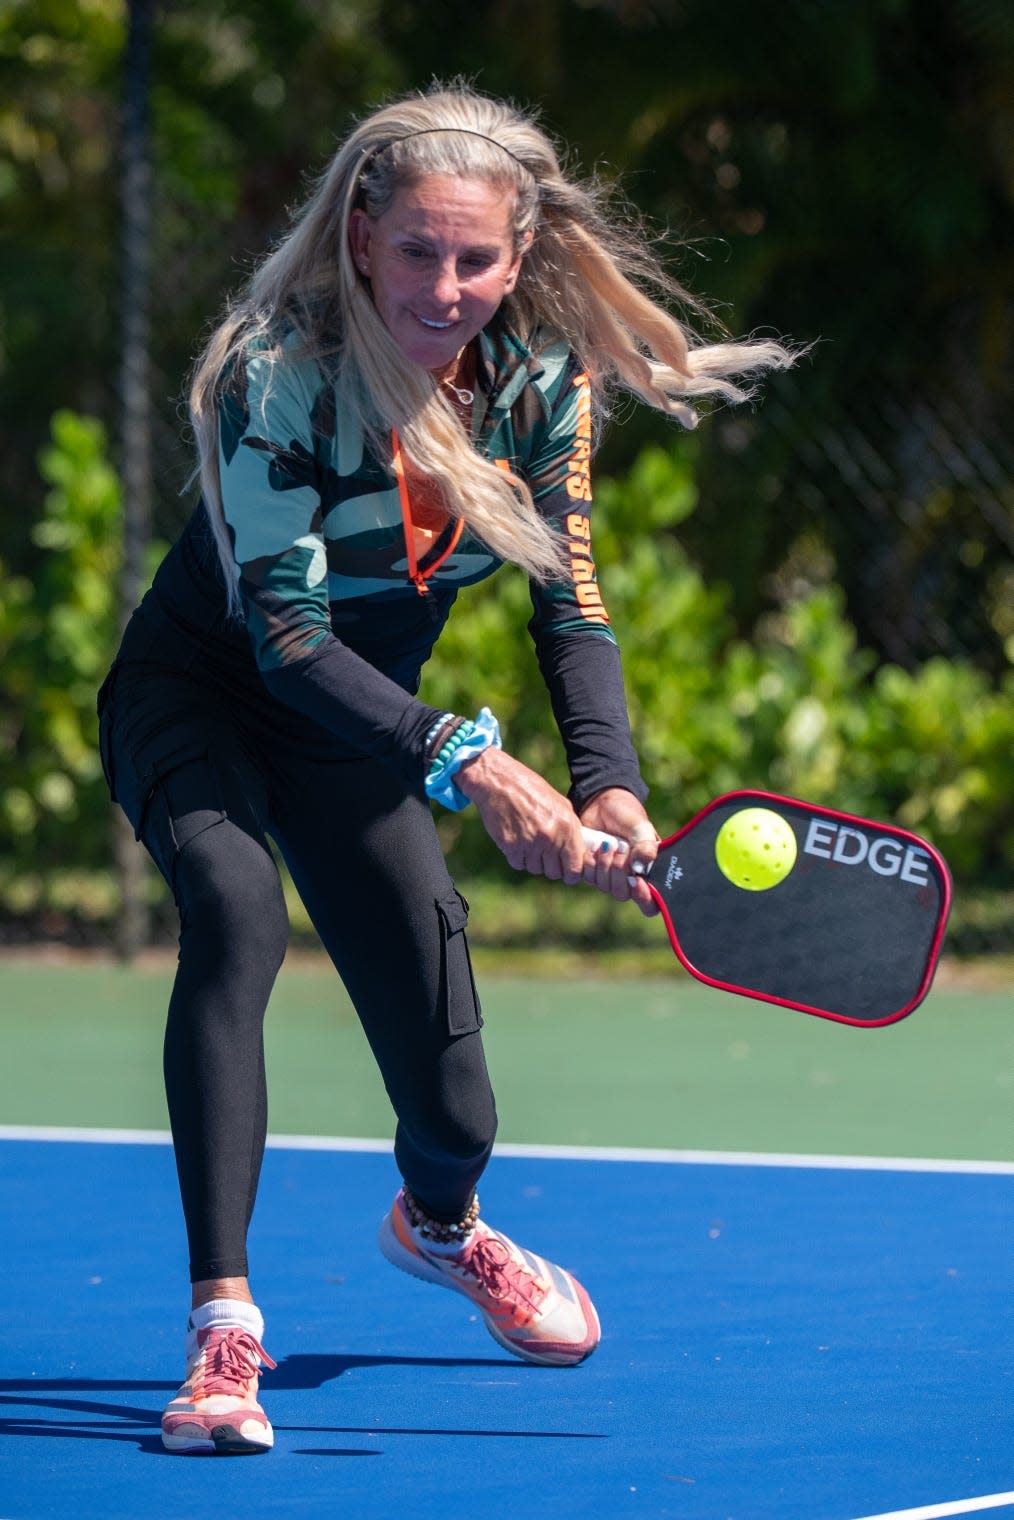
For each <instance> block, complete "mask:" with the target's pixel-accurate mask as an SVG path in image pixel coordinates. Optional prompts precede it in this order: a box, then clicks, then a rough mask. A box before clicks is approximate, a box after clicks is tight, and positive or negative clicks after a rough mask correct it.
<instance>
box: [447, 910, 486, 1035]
mask: <svg viewBox="0 0 1014 1520" xmlns="http://www.w3.org/2000/svg"><path fill="white" fill-rule="evenodd" d="M437 916H438V918H439V920H440V936H441V962H440V996H441V1000H442V1003H443V1006H444V1009H445V1011H446V1014H447V1032H448V1034H452V1035H454V1034H472V1033H474V1031H475V1030H477V1029H481V1028H482V1009H481V1007H480V1005H479V994H478V992H477V991H476V989H475V977H474V975H473V974H472V957H471V955H470V954H469V951H468V939H467V937H466V935H465V929H466V927H467V925H468V904H467V902H466V901H465V899H464V898H463V897H462V895H461V893H460V892H454V891H452V892H451V893H450V894H449V895H448V896H447V897H438V898H437Z"/></svg>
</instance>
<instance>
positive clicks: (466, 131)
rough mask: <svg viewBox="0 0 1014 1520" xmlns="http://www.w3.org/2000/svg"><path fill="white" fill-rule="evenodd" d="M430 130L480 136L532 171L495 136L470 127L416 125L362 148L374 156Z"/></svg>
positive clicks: (528, 171)
mask: <svg viewBox="0 0 1014 1520" xmlns="http://www.w3.org/2000/svg"><path fill="white" fill-rule="evenodd" d="M431 132H463V133H464V135H465V136H466V137H481V138H482V140H483V142H489V143H492V144H493V146H494V147H495V148H499V149H500V151H501V153H506V154H507V157H508V158H512V159H513V160H514V162H515V163H516V164H518V165H520V167H521V168H522V169H524V171H525V173H526V174H531V172H532V171H531V169H529V167H528V165H527V164H526V163H524V162H523V161H522V160H521V159H520V158H518V156H517V154H516V153H512V152H511V150H510V148H506V147H504V145H503V143H502V142H498V141H497V139H496V138H495V137H489V136H487V134H486V133H485V132H476V131H475V130H474V129H473V128H472V127H418V128H417V129H416V131H414V132H405V133H403V135H402V136H401V137H392V138H391V139H390V140H389V141H388V142H386V143H381V144H380V146H379V147H378V148H364V150H363V151H364V153H365V154H366V156H367V157H368V158H376V156H377V154H378V153H386V152H387V150H388V148H393V147H394V145H395V143H400V142H407V141H408V139H409V138H410V137H425V136H427V135H428V134H429V133H431Z"/></svg>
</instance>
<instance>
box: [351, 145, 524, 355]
mask: <svg viewBox="0 0 1014 1520" xmlns="http://www.w3.org/2000/svg"><path fill="white" fill-rule="evenodd" d="M513 216H514V194H513V192H512V191H509V190H508V191H505V190H500V189H497V188H496V187H495V186H493V185H488V184H486V182H485V181H484V180H478V179H458V178H456V177H453V176H451V175H447V174H428V175H426V176H425V177H424V178H422V179H420V180H418V181H416V183H415V184H412V185H403V186H402V187H401V188H400V189H398V190H397V191H396V192H395V195H394V198H393V200H392V201H391V204H390V206H389V207H388V208H387V210H386V211H385V212H384V213H383V214H382V215H381V216H378V217H377V218H376V219H375V220H374V219H373V218H371V217H370V216H368V215H367V213H366V212H365V211H362V210H356V211H353V213H352V215H351V217H350V218H349V240H350V242H351V245H352V256H353V259H354V261H355V264H356V267H357V269H359V270H360V272H361V273H362V274H364V275H366V276H367V278H368V279H369V281H370V285H371V287H372V290H373V301H374V304H375V306H376V308H377V311H378V312H379V313H380V315H381V317H382V318H383V320H384V324H385V326H386V327H387V329H388V331H389V332H390V334H391V336H392V337H393V338H394V340H395V342H396V343H397V344H398V346H399V348H400V349H401V351H402V353H404V354H405V356H406V357H407V358H409V359H411V360H413V361H414V362H415V363H416V364H421V365H422V366H423V368H424V369H428V370H431V371H432V372H433V373H434V374H435V375H437V376H441V375H443V374H445V373H450V372H451V371H452V370H453V368H454V364H455V361H456V359H457V357H458V355H459V354H460V352H461V350H462V349H463V348H464V347H465V345H466V344H468V343H470V342H471V340H472V339H473V338H474V337H475V336H476V334H477V333H478V332H479V331H480V330H481V329H482V328H483V327H485V325H486V323H487V322H488V321H489V319H490V318H491V317H492V316H493V314H494V312H495V311H496V310H497V308H498V306H499V305H500V303H501V301H502V300H503V298H504V296H506V295H508V294H509V293H510V292H511V291H512V290H513V289H514V286H515V284H516V283H517V277H518V271H519V270H520V268H521V259H522V257H523V253H522V254H515V252H514V228H513Z"/></svg>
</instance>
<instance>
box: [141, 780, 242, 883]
mask: <svg viewBox="0 0 1014 1520" xmlns="http://www.w3.org/2000/svg"><path fill="white" fill-rule="evenodd" d="M146 779H147V778H146ZM226 817H227V813H226V810H225V808H224V806H223V797H222V788H221V785H220V783H219V779H218V772H217V770H216V768H215V765H214V762H213V761H212V759H211V756H210V755H208V754H202V755H197V756H194V757H192V758H188V759H185V760H181V761H180V762H179V763H177V764H174V765H171V767H170V765H168V764H166V763H164V762H163V764H162V765H161V766H159V767H158V768H157V769H156V770H155V772H154V774H153V775H152V776H151V777H150V784H149V786H148V789H147V795H146V796H144V797H143V800H142V803H141V809H140V817H139V819H138V823H137V834H138V838H140V837H141V836H142V834H143V835H144V842H145V845H146V847H147V849H148V851H149V853H150V854H151V855H152V857H153V859H154V860H155V864H156V865H157V866H158V868H159V870H160V871H161V872H162V875H163V876H164V877H165V879H166V881H167V882H168V883H169V886H170V887H171V888H172V890H173V893H174V894H175V891H176V863H177V861H178V859H179V857H180V854H181V852H182V851H183V850H185V849H186V847H187V845H188V844H191V843H192V842H193V841H194V840H195V839H196V838H197V837H198V835H200V834H203V833H204V832H205V831H206V830H207V829H210V828H214V826H215V825H216V824H217V823H222V822H223V821H224V819H225V818H226Z"/></svg>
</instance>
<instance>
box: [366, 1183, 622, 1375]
mask: <svg viewBox="0 0 1014 1520" xmlns="http://www.w3.org/2000/svg"><path fill="white" fill-rule="evenodd" d="M378 1243H379V1245H380V1249H381V1251H382V1252H383V1254H384V1255H385V1256H386V1257H387V1259H388V1261H389V1262H391V1263H392V1265H394V1266H396V1267H400V1268H401V1270H402V1271H403V1272H410V1273H411V1274H412V1276H413V1277H421V1278H422V1279H423V1281H424V1282H431V1283H438V1284H439V1285H440V1286H441V1287H444V1288H453V1289H454V1291H455V1292H456V1293H463V1294H464V1295H465V1297H466V1298H469V1299H471V1301H472V1303H473V1304H475V1306H476V1308H477V1309H478V1310H479V1311H480V1313H481V1314H482V1317H483V1319H484V1320H485V1322H486V1328H487V1330H488V1331H489V1333H490V1335H491V1336H492V1337H493V1339H494V1340H496V1341H499V1342H500V1345H501V1346H505V1347H506V1349H507V1350H508V1351H513V1352H514V1354H515V1356H520V1357H523V1358H524V1360H525V1361H526V1362H539V1363H541V1364H543V1365H544V1366H547V1367H571V1366H574V1365H575V1364H576V1363H577V1362H583V1361H584V1359H585V1357H586V1356H590V1355H591V1353H592V1352H593V1351H594V1350H595V1347H596V1346H597V1345H598V1343H599V1336H600V1333H601V1332H600V1330H599V1321H598V1315H597V1314H596V1313H595V1308H594V1305H593V1304H592V1301H591V1299H590V1298H589V1297H588V1294H587V1293H586V1292H585V1290H584V1288H582V1286H581V1284H580V1283H579V1282H578V1281H577V1279H576V1278H574V1277H572V1276H571V1275H570V1273H569V1272H565V1271H564V1269H563V1268H562V1267H558V1266H555V1265H554V1264H553V1262H551V1261H544V1260H543V1258H542V1257H541V1256H536V1255H535V1254H534V1253H533V1252H531V1251H525V1250H523V1249H522V1248H521V1246H516V1245H515V1244H514V1242H513V1241H512V1240H508V1238H507V1236H506V1235H501V1234H500V1233H499V1231H497V1230H491V1229H490V1228H489V1226H488V1225H486V1224H483V1222H482V1220H481V1219H479V1220H477V1221H476V1224H475V1228H474V1229H473V1230H472V1232H471V1234H470V1235H469V1236H468V1238H467V1239H466V1240H465V1241H464V1242H463V1244H462V1246H461V1248H460V1250H458V1251H455V1252H453V1253H449V1252H448V1251H447V1248H446V1247H445V1248H444V1249H443V1250H441V1249H440V1248H439V1247H435V1246H434V1245H433V1242H432V1241H428V1240H426V1239H425V1238H424V1237H423V1235H422V1234H421V1233H420V1232H419V1230H417V1229H416V1228H415V1227H414V1226H413V1224H412V1222H411V1220H410V1218H409V1215H408V1212H407V1210H406V1207H405V1192H404V1189H402V1191H401V1192H400V1193H399V1194H398V1196H397V1198H396V1199H395V1200H394V1203H393V1205H392V1206H391V1212H390V1213H389V1214H387V1215H386V1216H385V1218H384V1220H383V1222H382V1224H381V1226H380V1233H379V1236H378Z"/></svg>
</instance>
